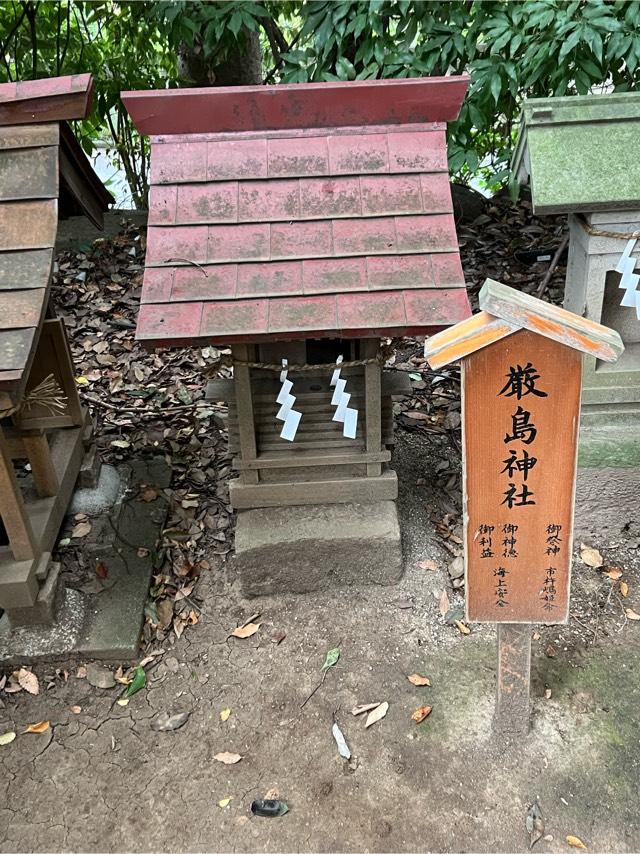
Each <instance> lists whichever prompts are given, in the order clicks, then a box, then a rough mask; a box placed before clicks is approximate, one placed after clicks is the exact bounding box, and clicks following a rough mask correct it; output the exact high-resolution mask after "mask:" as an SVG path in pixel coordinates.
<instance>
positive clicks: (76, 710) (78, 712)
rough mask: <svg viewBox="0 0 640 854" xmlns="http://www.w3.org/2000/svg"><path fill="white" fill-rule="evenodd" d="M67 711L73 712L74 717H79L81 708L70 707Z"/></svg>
mask: <svg viewBox="0 0 640 854" xmlns="http://www.w3.org/2000/svg"><path fill="white" fill-rule="evenodd" d="M69 711H71V712H73V714H74V715H79V714H80V712H81V711H82V706H71V708H70V709H69Z"/></svg>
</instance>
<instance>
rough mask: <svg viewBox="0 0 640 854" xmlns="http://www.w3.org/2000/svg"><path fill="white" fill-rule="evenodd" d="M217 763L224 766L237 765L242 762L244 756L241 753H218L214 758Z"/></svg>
mask: <svg viewBox="0 0 640 854" xmlns="http://www.w3.org/2000/svg"><path fill="white" fill-rule="evenodd" d="M213 758H214V759H215V760H216V761H217V762H222V763H223V764H224V765H235V764H236V762H240V760H241V759H242V756H240V754H239V753H229V752H228V751H225V752H224V753H216V754H215V755H214V757H213Z"/></svg>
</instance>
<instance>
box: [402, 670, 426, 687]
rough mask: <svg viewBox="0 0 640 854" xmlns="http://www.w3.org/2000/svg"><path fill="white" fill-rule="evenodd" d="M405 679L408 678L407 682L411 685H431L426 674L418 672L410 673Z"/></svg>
mask: <svg viewBox="0 0 640 854" xmlns="http://www.w3.org/2000/svg"><path fill="white" fill-rule="evenodd" d="M407 679H408V680H409V682H411V684H412V685H418V686H422V685H428V686H431V682H430V681H429V679H428V678H427V677H426V676H421V675H420V674H419V673H412V674H411V676H407Z"/></svg>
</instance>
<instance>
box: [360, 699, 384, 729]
mask: <svg viewBox="0 0 640 854" xmlns="http://www.w3.org/2000/svg"><path fill="white" fill-rule="evenodd" d="M388 711H389V703H387V702H386V700H385V702H384V703H380V705H379V706H378V707H377V708H375V709H373V711H371V712H369V714H368V715H367V719H366V721H365V722H364V728H365V729H367V728H368V727H370V726H372V725H373V724H375V723H377V721H380V720H382V718H383V717H384V716H385V715H386V714H387V712H388Z"/></svg>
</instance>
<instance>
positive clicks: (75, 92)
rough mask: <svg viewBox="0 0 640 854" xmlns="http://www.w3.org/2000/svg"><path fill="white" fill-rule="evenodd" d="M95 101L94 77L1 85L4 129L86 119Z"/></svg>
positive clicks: (74, 76) (0, 121) (0, 112)
mask: <svg viewBox="0 0 640 854" xmlns="http://www.w3.org/2000/svg"><path fill="white" fill-rule="evenodd" d="M92 97H93V77H92V75H91V74H71V75H68V76H66V77H51V78H45V79H41V80H21V81H17V82H13V83H0V126H2V125H25V124H39V123H43V122H59V121H70V120H71V119H83V118H85V117H86V116H87V115H88V113H89V112H90V110H91V102H92Z"/></svg>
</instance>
